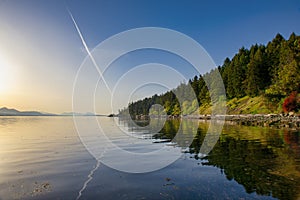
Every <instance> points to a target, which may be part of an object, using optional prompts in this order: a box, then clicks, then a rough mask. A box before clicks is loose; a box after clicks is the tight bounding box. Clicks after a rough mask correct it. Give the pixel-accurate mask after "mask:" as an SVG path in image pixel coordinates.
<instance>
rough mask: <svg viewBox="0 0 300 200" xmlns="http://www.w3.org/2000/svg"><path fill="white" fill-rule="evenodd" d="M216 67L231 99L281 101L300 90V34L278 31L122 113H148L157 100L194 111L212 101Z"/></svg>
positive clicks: (169, 108) (169, 110)
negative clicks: (192, 95)
mask: <svg viewBox="0 0 300 200" xmlns="http://www.w3.org/2000/svg"><path fill="white" fill-rule="evenodd" d="M216 70H218V72H219V73H220V75H221V77H222V79H223V83H224V86H225V90H226V97H227V99H232V98H242V97H244V96H249V97H256V96H260V95H263V96H264V97H266V98H267V99H268V100H269V101H270V102H272V103H275V104H276V103H277V104H278V103H280V102H282V101H283V99H284V98H286V97H287V96H289V95H290V94H291V93H293V94H295V93H298V92H300V36H298V35H296V34H295V33H292V34H291V35H290V37H289V38H288V39H285V38H284V37H283V36H282V35H280V34H279V33H278V34H277V35H276V36H275V38H274V39H273V40H272V41H270V42H268V43H267V45H262V44H259V45H258V44H255V45H252V46H251V47H250V49H247V48H244V47H242V48H240V49H239V51H238V53H236V54H235V55H234V56H233V58H232V59H230V58H226V59H225V60H224V63H223V65H222V66H218V67H217V68H215V69H213V70H211V71H210V72H208V73H206V74H203V75H198V76H195V77H194V78H192V79H190V80H189V81H188V83H181V84H180V85H179V86H178V87H177V88H175V89H174V90H171V91H168V92H166V93H164V94H161V95H153V96H152V97H148V98H145V99H143V100H139V101H136V102H132V103H130V104H129V106H128V107H127V108H124V109H123V110H120V111H119V114H122V113H124V112H125V111H129V113H130V115H131V116H132V117H134V116H136V115H140V114H143V115H148V114H149V109H150V107H151V106H152V105H154V104H160V105H163V106H164V108H165V112H166V114H168V115H180V114H190V113H193V112H195V111H196V110H197V108H198V106H201V105H204V104H210V102H211V94H210V93H209V90H208V88H209V86H208V85H207V79H213V78H212V77H213V76H212V75H213V74H215V73H216ZM213 82H214V80H212V83H211V84H213ZM189 87H192V89H193V90H194V94H195V95H196V98H195V99H193V98H189V95H190V94H185V92H186V91H189V90H187V88H189ZM175 94H176V95H175ZM178 94H179V96H184V97H186V99H187V100H185V101H184V102H179V101H178V98H176V96H178ZM150 114H151V113H150ZM152 114H155V113H152Z"/></svg>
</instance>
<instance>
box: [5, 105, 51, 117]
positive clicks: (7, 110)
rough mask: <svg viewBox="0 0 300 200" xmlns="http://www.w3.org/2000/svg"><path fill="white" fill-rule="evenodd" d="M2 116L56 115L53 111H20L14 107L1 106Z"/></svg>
mask: <svg viewBox="0 0 300 200" xmlns="http://www.w3.org/2000/svg"><path fill="white" fill-rule="evenodd" d="M0 116H56V114H52V113H42V112H38V111H19V110H16V109H13V108H11V109H10V108H6V107H3V108H0Z"/></svg>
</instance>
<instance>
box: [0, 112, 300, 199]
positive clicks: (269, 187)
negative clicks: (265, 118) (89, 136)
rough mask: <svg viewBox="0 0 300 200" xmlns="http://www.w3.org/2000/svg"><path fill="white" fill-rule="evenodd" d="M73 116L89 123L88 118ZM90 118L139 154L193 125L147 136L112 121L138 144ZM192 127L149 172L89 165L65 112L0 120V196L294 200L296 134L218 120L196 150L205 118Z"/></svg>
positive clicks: (299, 136)
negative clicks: (212, 135) (213, 136)
mask: <svg viewBox="0 0 300 200" xmlns="http://www.w3.org/2000/svg"><path fill="white" fill-rule="evenodd" d="M80 120H82V123H83V124H86V126H87V127H89V122H90V121H91V118H90V117H81V119H80ZM98 120H101V125H102V126H107V127H110V130H111V133H110V134H111V136H109V138H110V139H111V140H112V141H113V142H114V143H115V144H118V145H121V146H122V145H123V147H125V148H127V150H128V151H137V152H142V153H143V152H147V151H152V150H153V147H157V146H155V145H166V144H167V142H164V143H153V142H154V141H157V140H156V139H158V138H160V139H164V140H165V141H169V140H170V139H172V138H173V137H174V135H175V134H176V132H177V131H178V129H179V127H180V126H179V124H181V126H182V127H183V130H184V133H185V135H183V137H190V133H191V132H193V131H192V130H190V129H189V128H190V127H194V124H195V123H196V124H198V123H199V122H198V121H195V120H182V121H180V120H172V121H167V122H166V124H165V126H164V128H163V129H162V131H161V133H159V134H153V135H151V134H150V135H151V137H149V132H147V131H145V130H144V129H143V128H141V129H139V130H137V129H135V128H133V127H132V126H131V125H130V124H128V123H126V122H124V121H118V123H119V124H118V125H119V126H123V127H125V128H126V129H127V130H129V131H131V133H132V134H133V135H135V136H136V135H143V134H144V135H145V136H146V137H141V139H140V140H141V142H140V143H129V142H126V143H125V142H124V137H121V136H122V133H120V132H118V129H113V128H111V127H113V126H112V125H113V124H114V122H115V121H114V120H113V119H111V118H105V117H98ZM197 127H198V128H197V132H196V133H197V134H196V137H195V139H194V140H193V143H192V144H191V145H190V146H189V147H188V148H186V145H185V144H184V143H183V142H182V141H184V140H177V143H176V145H175V146H176V148H180V149H182V151H183V152H184V153H182V156H181V157H180V158H179V159H178V160H177V161H175V162H174V163H172V164H171V165H169V166H167V167H165V168H162V169H160V170H157V171H154V172H149V173H137V174H132V173H125V172H121V171H118V170H115V169H112V168H111V167H108V166H106V165H104V164H103V163H99V166H97V161H96V159H95V158H94V157H93V156H91V154H90V153H89V152H88V151H87V150H86V149H85V147H84V145H83V144H82V143H81V141H80V139H79V137H78V134H77V132H76V129H75V128H74V122H73V118H72V117H0V199H76V198H79V199H297V198H299V197H300V194H299V193H300V192H299V191H300V144H299V143H300V141H299V140H300V133H299V132H297V131H292V130H276V129H270V128H260V127H245V126H236V125H229V124H226V125H225V126H224V129H223V132H222V135H221V136H220V138H219V140H218V142H217V144H216V145H215V146H214V149H213V150H212V151H211V152H210V153H209V154H208V155H201V154H199V151H200V147H201V144H202V142H203V140H204V137H205V135H206V131H207V128H208V123H206V122H200V123H199V126H198V125H197ZM87 130H88V131H90V132H93V130H91V129H88V128H87ZM94 131H96V130H94ZM149 141H150V143H149ZM159 141H161V140H159ZM175 142H176V141H175ZM181 142H182V143H181ZM151 144H153V145H154V146H153V145H151ZM99 145H100V146H101V145H103V144H99ZM113 156H114V158H112V159H116V160H118V159H119V160H121V161H122V162H124V163H123V164H124V165H128V163H130V160H122V158H121V157H118V154H113ZM157 159H158V160H159V159H167V158H157ZM131 164H134V163H131ZM89 175H90V177H88V176H89ZM85 183H86V185H85ZM83 186H86V187H84V188H83ZM79 191H81V195H79Z"/></svg>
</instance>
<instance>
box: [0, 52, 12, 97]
mask: <svg viewBox="0 0 300 200" xmlns="http://www.w3.org/2000/svg"><path fill="white" fill-rule="evenodd" d="M12 83H13V67H12V65H10V64H8V62H6V61H5V60H4V59H3V57H2V56H1V55H0V94H4V93H6V92H8V91H9V90H10V89H11V87H12Z"/></svg>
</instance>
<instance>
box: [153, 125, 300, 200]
mask: <svg viewBox="0 0 300 200" xmlns="http://www.w3.org/2000/svg"><path fill="white" fill-rule="evenodd" d="M191 123H199V127H198V130H197V134H196V136H195V137H194V136H193V135H191V133H192V132H193V130H191V129H190V127H194V126H193V125H192V124H191ZM208 127H209V124H208V123H205V122H198V121H196V120H184V119H183V120H180V119H175V120H167V121H166V123H165V126H164V127H163V129H162V130H161V131H160V133H159V134H156V135H154V137H155V138H160V139H169V140H172V139H174V137H175V135H176V133H177V132H179V131H178V130H179V129H182V132H181V135H180V137H179V139H177V140H175V142H177V145H178V146H180V147H182V148H183V149H185V148H186V146H185V139H183V137H187V138H190V137H194V140H193V142H192V144H191V145H190V146H189V148H188V150H186V153H187V154H191V155H192V156H193V157H194V158H195V159H196V160H200V161H201V163H202V165H204V166H214V167H218V168H219V169H220V171H221V172H222V173H224V174H225V175H226V178H227V179H228V180H234V181H236V182H237V183H239V184H241V185H243V187H244V188H245V190H246V192H247V193H253V192H256V193H257V194H259V195H265V196H272V197H275V198H279V199H297V197H300V196H299V191H300V132H298V131H292V130H277V129H270V128H261V127H247V126H236V125H229V124H225V126H224V129H223V132H222V135H221V136H220V138H219V140H218V142H217V144H216V145H215V146H214V148H213V150H212V151H211V152H210V153H209V154H208V155H207V156H205V157H204V158H203V157H202V158H200V157H199V153H200V149H201V145H202V144H203V141H204V138H205V136H206V132H207V130H208ZM173 141H174V140H173Z"/></svg>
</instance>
